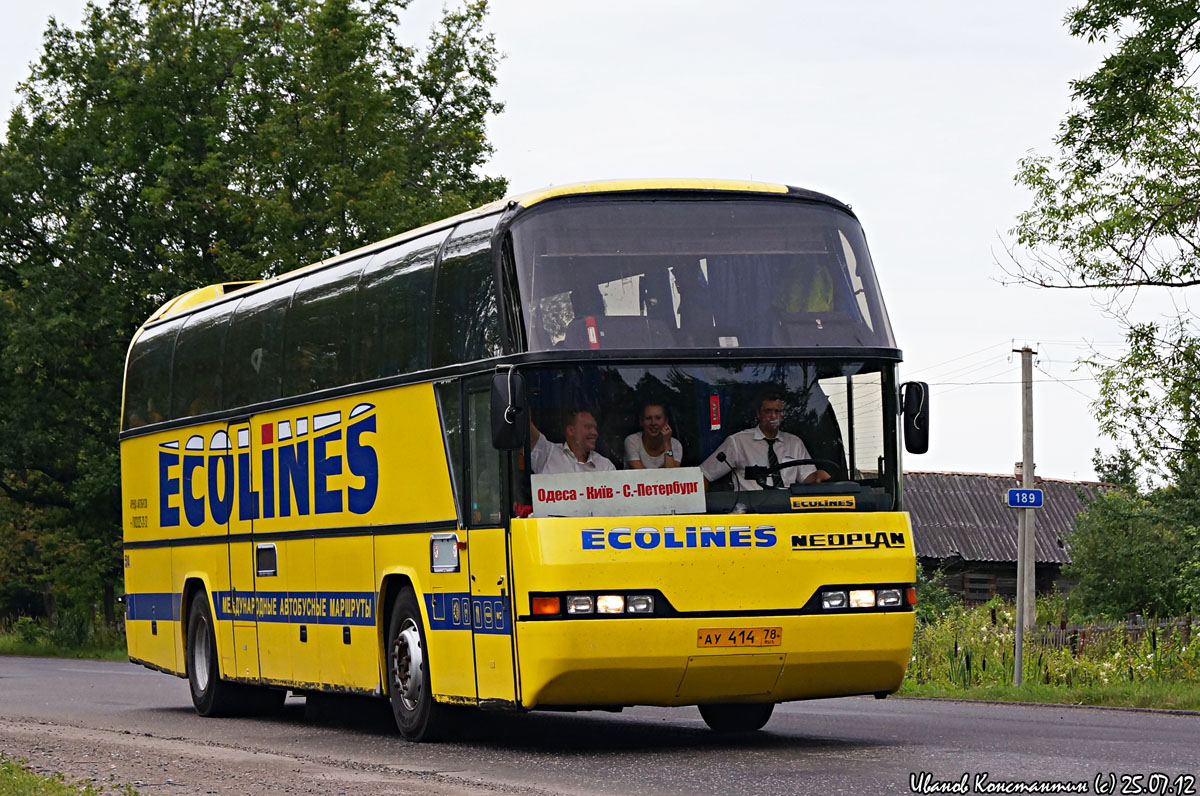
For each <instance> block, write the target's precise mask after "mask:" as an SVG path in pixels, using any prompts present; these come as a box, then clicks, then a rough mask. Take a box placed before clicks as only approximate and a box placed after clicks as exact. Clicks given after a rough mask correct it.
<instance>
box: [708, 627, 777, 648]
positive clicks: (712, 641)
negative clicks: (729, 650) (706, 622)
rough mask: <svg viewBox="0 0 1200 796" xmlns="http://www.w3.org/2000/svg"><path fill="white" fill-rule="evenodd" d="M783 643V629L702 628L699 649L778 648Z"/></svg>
mask: <svg viewBox="0 0 1200 796" xmlns="http://www.w3.org/2000/svg"><path fill="white" fill-rule="evenodd" d="M782 643H783V628H781V627H702V628H700V630H699V631H697V635H696V646H697V647H778V646H779V645H780V644H782Z"/></svg>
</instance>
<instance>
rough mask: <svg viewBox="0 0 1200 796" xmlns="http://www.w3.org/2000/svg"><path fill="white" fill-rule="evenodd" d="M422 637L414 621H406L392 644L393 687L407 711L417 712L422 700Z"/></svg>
mask: <svg viewBox="0 0 1200 796" xmlns="http://www.w3.org/2000/svg"><path fill="white" fill-rule="evenodd" d="M423 662H424V656H423V654H422V651H421V635H420V632H419V631H418V630H417V625H416V623H415V622H413V620H412V619H406V620H404V625H403V626H402V627H401V628H400V632H399V633H397V634H396V640H395V641H394V642H393V643H392V687H393V688H394V689H395V691H396V693H397V694H398V695H399V696H400V701H401V702H402V703H403V704H404V708H405V710H416V709H417V703H418V702H419V701H420V699H421V684H422V679H421V666H422V663H423Z"/></svg>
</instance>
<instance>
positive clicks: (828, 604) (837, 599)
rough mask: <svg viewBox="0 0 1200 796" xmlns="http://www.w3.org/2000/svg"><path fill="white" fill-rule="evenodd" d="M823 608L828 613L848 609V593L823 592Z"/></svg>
mask: <svg viewBox="0 0 1200 796" xmlns="http://www.w3.org/2000/svg"><path fill="white" fill-rule="evenodd" d="M821 607H822V608H824V609H825V610H826V611H836V610H839V609H842V608H845V607H846V592H844V591H823V592H821Z"/></svg>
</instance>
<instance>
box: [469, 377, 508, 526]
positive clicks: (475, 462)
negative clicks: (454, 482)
mask: <svg viewBox="0 0 1200 796" xmlns="http://www.w3.org/2000/svg"><path fill="white" fill-rule="evenodd" d="M467 416H468V422H469V424H470V425H469V428H468V434H469V443H470V447H469V450H470V454H471V460H470V472H471V513H470V519H471V525H473V526H480V525H497V524H499V523H500V519H501V514H500V506H501V499H500V454H499V452H498V451H497V450H496V449H495V448H493V447H492V423H491V391H490V389H484V390H475V391H473V392H470V393H468V394H467Z"/></svg>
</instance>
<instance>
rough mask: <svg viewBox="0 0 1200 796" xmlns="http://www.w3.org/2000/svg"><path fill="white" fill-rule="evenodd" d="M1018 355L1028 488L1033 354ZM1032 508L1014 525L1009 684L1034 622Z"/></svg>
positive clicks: (1029, 484) (1018, 671) (1017, 679)
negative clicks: (1014, 625)
mask: <svg viewBox="0 0 1200 796" xmlns="http://www.w3.org/2000/svg"><path fill="white" fill-rule="evenodd" d="M1013 351H1014V352H1016V353H1020V355H1021V486H1022V487H1024V488H1025V489H1032V488H1033V485H1034V482H1033V475H1034V474H1033V468H1034V464H1033V355H1034V354H1035V353H1037V352H1035V351H1034V350H1032V349H1031V348H1030V347H1029V346H1025V347H1024V348H1021V349H1019V350H1018V349H1013ZM1033 512H1034V509H1031V508H1026V509H1021V510H1020V512H1019V514H1018V515H1017V516H1018V520H1017V522H1018V525H1017V639H1016V650H1015V653H1014V657H1013V685H1020V684H1021V678H1022V664H1023V662H1024V658H1023V655H1024V647H1025V631H1026V629H1028V628H1031V627H1033V623H1034V617H1035V614H1034V608H1035V605H1036V603H1035V602H1034V593H1035V592H1034V586H1035V580H1036V570H1035V569H1034V559H1035V556H1036V554H1037V545H1036V540H1037V537H1036V536H1035V534H1034V520H1033Z"/></svg>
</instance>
